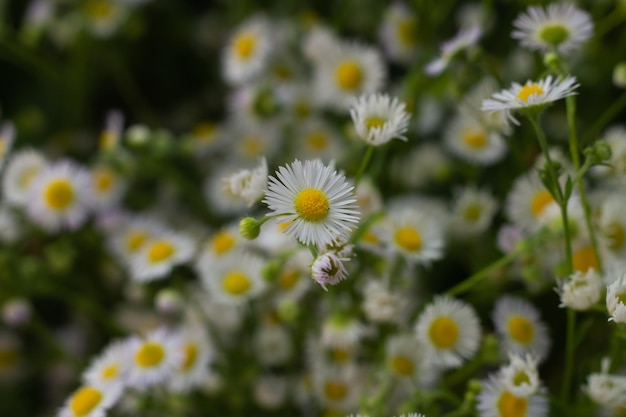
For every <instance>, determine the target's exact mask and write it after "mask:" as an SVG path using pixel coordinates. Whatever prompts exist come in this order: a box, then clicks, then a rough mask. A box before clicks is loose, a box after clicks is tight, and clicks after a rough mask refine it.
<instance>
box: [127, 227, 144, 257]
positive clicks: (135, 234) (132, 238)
mask: <svg viewBox="0 0 626 417" xmlns="http://www.w3.org/2000/svg"><path fill="white" fill-rule="evenodd" d="M146 239H148V234H147V233H146V232H144V231H142V230H133V231H131V232H129V233H128V234H127V235H126V249H127V250H128V252H130V253H134V252H137V250H138V249H139V248H140V247H141V246H143V244H144V243H145V241H146Z"/></svg>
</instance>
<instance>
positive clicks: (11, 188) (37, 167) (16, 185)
mask: <svg viewBox="0 0 626 417" xmlns="http://www.w3.org/2000/svg"><path fill="white" fill-rule="evenodd" d="M45 166H46V160H45V158H44V157H43V155H41V154H40V153H38V152H36V151H34V150H31V149H27V150H22V151H17V152H15V153H13V155H12V156H11V158H10V159H9V161H8V163H7V167H6V170H5V171H4V175H3V178H2V192H3V195H4V198H5V199H6V201H7V202H8V203H9V204H12V205H15V206H24V205H25V204H26V203H27V201H28V190H29V189H30V186H31V185H32V182H33V179H34V178H35V177H36V176H37V174H39V172H40V171H42V170H43V169H44V167H45Z"/></svg>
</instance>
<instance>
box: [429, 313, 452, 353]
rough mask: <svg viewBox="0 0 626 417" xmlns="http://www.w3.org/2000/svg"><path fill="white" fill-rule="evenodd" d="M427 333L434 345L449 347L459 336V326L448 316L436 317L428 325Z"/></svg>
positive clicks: (443, 347) (442, 347)
mask: <svg viewBox="0 0 626 417" xmlns="http://www.w3.org/2000/svg"><path fill="white" fill-rule="evenodd" d="M428 335H429V336H430V341H431V342H432V343H433V344H434V345H435V346H436V347H438V348H441V349H446V348H450V347H452V346H454V344H455V343H456V341H457V339H458V338H459V326H458V325H457V324H456V322H455V321H454V320H452V319H451V318H449V317H437V318H436V319H435V320H434V321H433V322H432V324H431V325H430V329H429V331H428Z"/></svg>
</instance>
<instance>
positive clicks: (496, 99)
mask: <svg viewBox="0 0 626 417" xmlns="http://www.w3.org/2000/svg"><path fill="white" fill-rule="evenodd" d="M576 88H578V84H577V83H576V78H575V77H572V76H567V77H566V78H565V79H563V78H560V77H559V78H554V77H552V76H551V75H548V76H547V77H546V78H544V79H543V80H541V81H538V82H535V81H531V80H528V81H527V82H526V84H524V85H521V84H518V83H515V82H514V83H513V85H512V86H511V88H509V89H508V90H501V91H500V92H498V93H495V94H494V95H493V96H491V98H488V99H486V100H483V103H482V106H481V109H482V110H484V111H503V110H504V111H511V110H516V111H519V112H522V113H525V114H536V113H538V112H540V111H541V110H543V109H544V108H546V107H547V106H548V105H550V104H551V103H552V102H554V101H557V100H560V99H562V98H565V97H567V96H571V95H574V94H576V91H575V90H576ZM509 118H510V119H511V121H512V122H513V123H515V124H519V122H518V121H517V120H516V119H515V118H514V117H513V116H511V114H510V113H509Z"/></svg>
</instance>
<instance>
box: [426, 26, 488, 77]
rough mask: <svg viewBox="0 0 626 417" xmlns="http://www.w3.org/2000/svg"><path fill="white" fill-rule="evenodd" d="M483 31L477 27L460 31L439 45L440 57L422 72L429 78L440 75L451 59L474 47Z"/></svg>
mask: <svg viewBox="0 0 626 417" xmlns="http://www.w3.org/2000/svg"><path fill="white" fill-rule="evenodd" d="M482 34H483V31H482V29H481V28H480V27H479V26H471V27H469V28H465V29H462V30H461V31H460V32H459V33H458V34H457V35H456V36H455V37H454V38H452V39H450V40H449V41H446V42H444V43H443V44H442V45H441V55H440V57H439V58H437V59H435V60H434V61H431V62H430V63H429V64H428V65H426V67H425V68H424V71H425V72H426V74H428V75H430V76H435V75H439V74H441V73H442V72H443V71H444V70H445V69H446V68H447V67H448V65H450V62H451V61H452V59H453V58H454V57H455V56H457V55H458V54H459V53H460V52H462V51H463V50H465V49H469V48H471V47H472V46H474V45H476V44H477V43H478V41H479V40H480V37H481V36H482Z"/></svg>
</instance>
